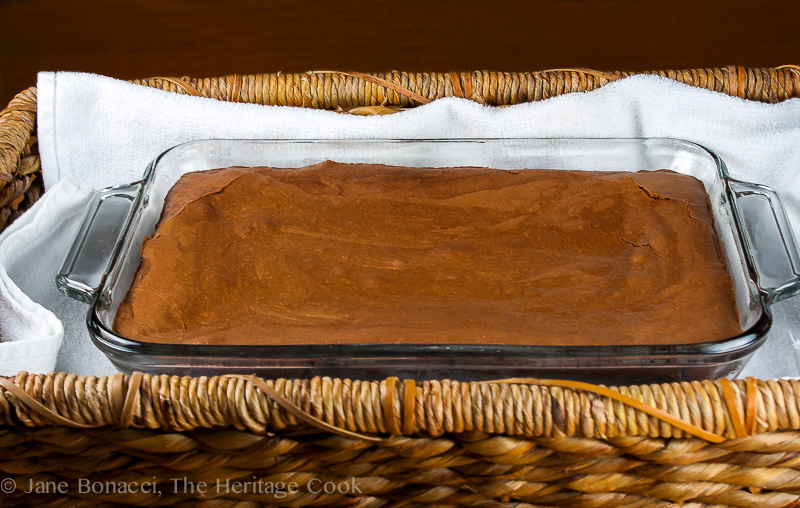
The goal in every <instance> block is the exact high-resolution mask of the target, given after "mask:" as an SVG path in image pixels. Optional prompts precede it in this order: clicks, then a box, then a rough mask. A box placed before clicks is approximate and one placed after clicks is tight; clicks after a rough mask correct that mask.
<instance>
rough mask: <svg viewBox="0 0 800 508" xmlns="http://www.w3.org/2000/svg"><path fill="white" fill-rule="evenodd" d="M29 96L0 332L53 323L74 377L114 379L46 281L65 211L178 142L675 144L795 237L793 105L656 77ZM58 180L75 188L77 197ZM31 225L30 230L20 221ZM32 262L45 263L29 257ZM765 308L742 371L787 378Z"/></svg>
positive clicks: (789, 321) (786, 306)
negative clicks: (259, 93) (264, 101)
mask: <svg viewBox="0 0 800 508" xmlns="http://www.w3.org/2000/svg"><path fill="white" fill-rule="evenodd" d="M38 90H39V93H38V101H39V104H38V111H39V124H38V135H39V149H40V152H41V157H42V166H43V171H44V179H45V185H46V187H47V189H48V191H47V193H46V194H45V197H44V198H43V203H41V204H40V205H38V206H37V207H35V209H33V210H31V211H30V212H28V213H26V214H25V215H24V216H23V218H21V219H20V221H19V222H18V223H17V224H15V225H14V227H13V231H9V232H8V233H6V234H5V235H3V236H2V238H0V264H1V265H3V266H5V267H6V269H7V270H8V274H9V275H10V277H11V280H9V278H8V277H0V315H2V316H12V315H16V314H15V313H19V314H20V315H23V314H24V315H30V316H34V315H35V316H41V318H40V321H38V322H37V321H36V320H34V319H28V320H22V319H17V320H11V319H6V318H5V317H4V319H3V321H0V326H2V333H3V334H4V336H5V335H6V334H10V335H12V336H15V337H19V338H21V339H25V338H29V339H30V338H32V337H34V336H47V334H50V335H52V336H58V335H60V333H61V329H60V327H59V324H58V321H59V320H60V321H61V322H62V323H63V324H64V330H65V334H66V335H65V341H64V342H65V344H64V346H63V347H62V351H61V354H60V355H59V361H58V364H57V368H58V369H59V370H65V371H70V372H75V373H79V374H104V373H109V372H113V370H114V369H113V367H112V366H111V365H110V364H109V363H108V361H107V360H106V359H105V358H104V357H103V356H102V354H100V353H99V352H98V351H97V350H95V349H94V347H93V346H92V345H91V343H90V341H89V338H88V334H87V332H86V327H85V324H84V319H85V314H86V310H87V307H86V306H85V305H84V304H80V303H77V302H72V301H69V300H67V299H66V297H63V296H61V295H59V294H58V293H57V292H56V291H55V288H54V287H53V283H52V281H53V279H54V276H55V272H56V270H57V269H58V265H59V264H60V263H61V258H62V257H63V254H64V253H65V252H66V249H67V248H68V245H69V242H70V240H71V238H70V236H71V234H73V233H74V230H75V228H76V227H77V221H78V220H79V218H78V217H79V216H80V213H77V212H76V211H77V210H79V209H81V208H82V207H83V206H85V203H86V202H87V200H88V196H89V192H88V191H87V190H86V189H87V188H92V189H99V188H101V187H104V186H108V185H115V184H122V183H128V182H130V181H133V180H136V179H138V178H140V177H141V175H142V172H143V171H144V168H145V166H146V165H147V163H148V162H150V161H151V160H152V159H153V158H154V157H155V156H156V155H158V154H159V153H160V152H161V151H163V150H165V149H167V148H169V147H171V146H173V145H176V144H178V143H182V142H185V141H190V140H196V139H206V138H240V139H253V138H273V139H291V138H294V139H317V138H347V139H352V138H406V139H408V138H462V137H472V138H480V137H551V138H552V137H594V138H597V137H657V136H663V137H673V138H682V139H687V140H690V141H694V142H697V143H700V144H702V145H704V146H707V147H709V148H711V149H713V150H715V151H716V152H717V153H719V154H720V156H721V157H722V158H723V159H724V160H725V161H726V162H727V164H728V167H729V169H730V171H731V173H732V175H733V176H734V177H736V178H739V179H742V180H746V181H753V182H759V183H764V184H767V185H770V186H772V187H774V188H775V189H777V190H778V192H779V193H781V195H782V197H783V200H784V204H785V205H786V208H787V209H788V212H789V215H790V220H791V221H792V222H793V224H794V227H795V230H796V231H795V234H796V235H797V236H800V228H798V225H800V185H798V183H800V150H798V147H800V100H797V99H794V100H790V101H786V102H784V103H781V104H776V105H769V104H760V103H754V102H747V101H744V100H741V99H737V98H732V97H727V96H724V95H721V94H717V93H713V92H709V91H706V90H700V89H696V88H692V87H689V86H686V85H682V84H679V83H677V82H674V81H670V80H667V79H665V78H660V77H653V76H635V77H631V78H627V79H622V80H619V81H616V82H614V83H611V84H609V85H607V86H605V87H603V88H601V89H599V90H596V91H593V92H588V93H576V94H570V95H566V96H561V97H556V98H553V99H549V100H547V101H543V102H539V103H531V104H521V105H517V106H513V107H508V108H491V107H484V106H481V105H479V104H476V103H474V102H470V101H467V100H463V99H456V98H450V99H442V100H438V101H435V102H433V103H432V104H429V105H426V106H422V107H419V108H415V109H413V110H410V111H406V112H403V113H398V114H394V115H387V116H380V117H359V116H350V115H341V114H336V113H331V112H325V111H315V110H306V109H299V108H287V107H265V106H257V105H249V104H234V103H224V102H218V101H213V100H208V99H202V98H197V97H190V96H186V95H177V94H172V93H167V92H163V91H159V90H154V89H150V88H144V87H140V86H135V85H131V84H128V83H125V82H121V81H117V80H113V79H110V78H106V77H102V76H96V75H89V74H78V73H49V72H48V73H40V74H39V81H38ZM64 180H72V181H74V182H78V183H79V184H80V187H79V188H77V187H76V186H75V185H74V184H71V183H65V182H64ZM59 182H61V183H59ZM34 221H36V222H38V224H37V225H34V224H30V225H29V224H28V223H33V222H34ZM28 230H30V233H24V232H25V231H28ZM15 233H19V234H18V235H16V234H15ZM48 233H49V234H48ZM23 234H24V236H23ZM22 247H24V248H22ZM32 252H36V253H37V256H36V257H35V258H31V257H30V253H32ZM44 252H47V253H48V255H47V256H44V258H46V259H42V256H41V255H40V254H41V253H44ZM56 253H57V254H58V256H56ZM51 258H52V259H51ZM33 267H35V268H33ZM0 275H3V274H1V273H0ZM14 283H16V284H17V285H18V286H19V288H21V289H22V290H23V291H24V292H26V293H27V294H28V295H29V296H30V297H31V298H32V299H33V300H34V301H36V302H38V304H37V303H33V302H32V301H31V300H30V299H28V298H26V297H25V295H24V294H23V293H22V292H21V291H19V289H18V288H17V286H15V284H14ZM773 310H774V315H775V324H774V327H773V330H772V331H771V332H770V336H769V340H768V342H767V344H766V345H765V346H764V347H763V348H762V349H761V350H760V351H759V352H758V353H757V355H756V357H755V358H754V359H753V360H752V361H751V362H750V364H749V365H748V367H747V368H746V369H745V371H744V373H743V374H744V375H755V376H759V377H780V376H796V375H797V372H798V371H797V367H796V365H795V363H794V361H793V358H794V355H793V354H792V349H791V348H792V345H791V342H790V340H789V336H788V332H789V330H791V329H794V330H800V297H799V298H795V299H791V300H787V301H785V302H781V303H780V304H777V305H775V306H773ZM53 313H55V316H54V315H53ZM56 316H57V318H58V319H56V318H55V317H56ZM37 323H38V324H37ZM43 323H47V326H46V327H45V326H44V325H43ZM34 325H35V326H36V327H35V328H34ZM45 328H46V330H45ZM796 335H797V333H796ZM54 343H55V342H54ZM0 354H2V353H0ZM26 368H28V369H29V370H30V369H31V367H26ZM7 372H8V371H6V373H7Z"/></svg>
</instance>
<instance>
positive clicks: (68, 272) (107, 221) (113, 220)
mask: <svg viewBox="0 0 800 508" xmlns="http://www.w3.org/2000/svg"><path fill="white" fill-rule="evenodd" d="M141 186H142V183H141V182H136V183H133V184H130V185H123V186H118V187H110V188H108V189H103V190H101V191H99V192H97V193H95V195H94V196H93V197H92V200H91V201H90V202H89V205H88V207H87V208H86V214H85V215H84V217H83V222H82V223H81V227H80V229H79V230H78V234H77V236H76V237H75V241H74V243H73V244H72V247H71V248H70V250H69V252H68V253H67V257H66V259H65V260H64V263H63V264H62V265H61V269H60V270H59V272H58V275H57V276H56V286H57V287H58V290H59V291H61V292H62V293H64V294H65V295H67V296H70V297H72V298H75V299H76V300H80V301H82V302H86V303H92V301H94V299H95V297H96V294H97V290H98V288H99V287H100V283H101V281H102V280H103V276H104V275H105V273H106V271H108V268H109V264H110V263H111V258H112V256H113V255H114V251H115V249H116V246H117V244H118V241H119V238H120V236H121V234H122V232H123V230H124V229H125V225H126V224H127V223H128V219H129V217H130V214H131V213H132V212H133V208H134V204H135V203H136V200H137V198H138V195H139V190H140V189H141Z"/></svg>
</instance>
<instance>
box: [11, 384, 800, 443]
mask: <svg viewBox="0 0 800 508" xmlns="http://www.w3.org/2000/svg"><path fill="white" fill-rule="evenodd" d="M7 379H8V381H3V382H4V383H7V382H13V386H15V387H17V388H19V389H21V390H23V391H24V392H25V394H27V395H28V396H29V397H30V398H31V399H33V400H34V401H36V402H38V403H41V404H42V405H43V406H44V407H45V408H47V410H48V411H49V412H52V413H53V414H55V415H58V417H63V418H65V419H67V420H69V421H71V422H74V423H75V425H85V426H118V427H131V428H148V429H160V430H164V431H192V430H196V429H199V428H213V427H227V426H233V427H235V428H237V429H240V430H247V431H248V432H252V433H255V434H264V433H267V432H283V431H286V430H287V429H288V430H292V429H293V428H299V427H303V425H304V424H305V423H307V422H304V421H303V420H302V419H299V418H298V416H297V414H296V413H292V412H291V411H289V410H287V408H286V407H284V406H281V405H280V404H278V403H276V402H275V400H272V399H271V398H270V397H269V395H268V394H267V393H265V391H266V390H265V389H260V388H259V383H262V381H261V380H258V379H255V378H248V377H242V376H219V377H210V378H207V377H199V378H194V377H178V376H167V375H161V376H151V375H148V374H140V373H136V374H135V375H134V376H132V377H130V378H127V377H123V376H122V375H121V374H119V375H116V376H112V377H99V378H96V377H93V376H88V377H84V376H77V375H74V374H64V373H58V374H54V373H51V374H47V375H43V374H38V375H29V374H27V373H24V372H23V373H20V374H18V375H17V376H16V377H14V378H7ZM263 383H264V384H266V385H267V386H268V390H270V391H271V390H274V391H275V392H277V394H278V395H279V396H280V397H282V398H284V399H286V400H287V401H288V402H289V403H290V404H292V405H293V406H294V407H296V408H298V409H299V410H300V411H302V412H304V413H307V414H308V415H311V416H312V417H313V418H315V419H318V420H321V422H323V423H324V424H327V425H330V426H333V427H337V428H340V429H344V430H346V431H350V432H358V433H366V434H376V433H377V434H384V435H385V434H400V433H401V429H404V430H403V432H406V431H409V430H410V432H406V433H408V434H421V435H427V436H434V437H437V436H441V435H444V434H451V433H461V432H485V433H489V434H502V435H507V436H525V437H547V438H558V437H565V436H579V437H583V438H591V439H594V438H597V439H606V438H613V437H618V436H627V437H651V438H659V437H660V438H682V437H691V436H690V435H689V434H687V433H686V432H685V431H684V430H681V429H680V428H677V427H675V426H673V425H670V424H669V423H667V422H666V421H664V420H663V419H660V418H658V417H657V416H654V415H652V414H648V413H647V412H645V411H642V410H641V409H638V408H636V407H633V406H632V405H631V404H627V403H625V402H624V401H620V400H614V399H613V398H611V397H609V396H604V395H598V394H596V393H591V392H588V391H586V390H585V389H582V388H569V387H563V386H556V385H557V384H559V383H562V384H563V383H565V382H550V381H548V380H542V381H538V382H537V381H536V380H532V381H530V383H531V384H528V382H527V381H525V380H521V381H517V380H509V381H508V382H491V383H487V382H458V381H450V380H430V381H423V382H419V383H415V384H414V385H413V386H414V390H413V393H411V394H409V393H408V388H409V385H408V384H407V383H399V382H397V381H396V380H393V379H392V378H390V379H388V380H383V381H358V380H355V381H353V380H348V379H344V380H342V379H332V378H327V377H325V378H320V377H316V378H312V379H309V380H289V379H276V380H265V381H263ZM576 385H579V384H577V383H576ZM726 387H727V388H728V389H729V390H730V393H731V394H732V397H726V396H725V391H726ZM610 391H616V392H619V393H620V394H622V395H625V396H628V397H631V398H632V399H636V400H637V401H640V402H642V403H645V404H647V405H649V406H652V407H653V408H656V409H657V410H659V411H663V412H665V413H668V414H669V415H671V416H673V417H675V418H677V419H679V420H682V421H684V422H686V423H688V424H690V425H693V426H696V427H698V428H699V429H702V430H704V431H706V432H708V433H711V434H715V435H717V436H722V437H723V438H726V439H736V438H746V437H747V436H748V434H746V433H745V432H744V430H742V429H743V428H744V423H743V422H744V415H746V414H747V412H746V409H745V408H746V407H747V406H748V402H749V401H748V398H747V393H748V391H751V393H752V394H753V395H754V397H751V398H750V400H751V401H755V404H753V406H752V407H753V408H755V410H754V411H753V412H752V414H753V424H754V427H753V429H752V432H753V433H756V434H758V433H763V432H773V431H781V430H800V416H798V415H799V414H800V381H797V380H768V381H760V380H752V381H748V380H744V379H737V380H734V381H729V380H727V379H723V380H718V381H703V382H691V383H689V382H684V383H665V384H653V385H640V386H628V387H611V388H610ZM601 393H602V392H601ZM409 396H410V398H411V400H412V404H413V405H411V406H409V405H408V404H407V403H406V402H407V401H406V399H407V397H409ZM408 409H411V411H410V412H409V411H408ZM410 413H411V414H413V418H412V417H411V416H410ZM407 420H412V421H413V423H412V424H411V425H408V422H407ZM737 422H742V423H741V424H737ZM0 423H2V424H4V425H14V424H17V423H21V424H23V425H25V426H29V427H41V426H47V425H52V424H53V421H52V418H50V417H49V416H48V414H45V413H43V412H37V411H34V410H32V408H31V404H30V403H26V401H24V400H20V397H19V396H15V395H14V393H11V392H10V391H9V390H8V388H4V389H0ZM55 423H58V424H60V425H66V424H65V422H64V421H58V422H55ZM739 427H741V429H740V428H739ZM392 431H394V432H392ZM351 437H352V436H351Z"/></svg>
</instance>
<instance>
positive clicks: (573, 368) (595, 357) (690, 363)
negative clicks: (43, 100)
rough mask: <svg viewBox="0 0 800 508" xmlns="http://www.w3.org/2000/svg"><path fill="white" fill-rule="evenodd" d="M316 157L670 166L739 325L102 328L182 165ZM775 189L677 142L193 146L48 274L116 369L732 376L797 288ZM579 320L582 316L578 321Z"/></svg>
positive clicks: (91, 222) (280, 163)
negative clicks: (563, 335) (543, 339)
mask: <svg viewBox="0 0 800 508" xmlns="http://www.w3.org/2000/svg"><path fill="white" fill-rule="evenodd" d="M326 159H331V160H335V161H338V162H368V163H380V164H391V165H404V166H420V167H451V166H484V167H492V168H499V169H526V168H542V169H555V170H565V171H569V170H584V171H630V172H636V171H639V170H658V169H670V170H673V171H676V172H679V173H683V174H687V175H691V176H694V177H696V178H698V179H699V180H700V181H702V182H703V184H704V185H705V188H706V190H707V192H708V194H709V197H710V199H711V204H712V211H713V214H714V218H715V227H716V230H717V234H718V235H719V238H720V242H721V245H722V250H723V253H724V255H725V258H726V261H727V264H728V268H729V270H730V272H731V276H732V278H733V282H734V290H735V296H736V302H737V306H738V310H739V318H740V323H739V325H740V327H741V329H742V330H744V332H743V333H741V334H740V335H737V336H735V337H730V338H728V339H725V340H717V341H711V342H703V343H695V344H685V345H662V346H652V345H640V346H591V347H590V346H546V347H545V346H476V345H425V344H404V345H399V344H398V345H393V344H389V345H386V344H381V345H376V344H355V345H353V344H350V345H333V346H332V345H319V346H308V345H301V346H201V345H171V344H157V343H150V342H139V341H136V340H132V339H129V338H126V337H121V336H119V335H117V334H116V333H114V331H113V330H112V326H111V325H112V323H113V320H114V315H115V312H116V309H117V307H118V306H119V304H120V302H121V300H122V298H123V297H124V295H125V293H126V292H127V290H128V288H129V286H130V284H131V281H132V280H133V277H134V274H135V272H136V269H137V267H138V265H139V261H140V260H139V251H140V248H141V245H142V242H143V241H144V238H145V237H146V236H148V235H152V233H153V231H154V229H155V226H156V223H157V222H158V219H159V217H160V215H161V209H162V206H163V202H164V198H165V197H166V195H167V192H168V191H169V190H170V188H171V187H172V186H173V185H174V184H175V182H176V181H177V180H178V179H179V178H180V177H181V175H183V174H185V173H187V172H191V171H202V170H208V169H214V168H221V167H228V166H271V167H286V168H292V167H303V166H306V165H309V164H314V163H317V162H321V161H323V160H326ZM790 231H791V230H790V228H789V226H788V222H787V220H786V215H785V213H784V211H783V208H782V206H781V204H780V200H779V199H778V196H777V194H775V192H774V191H773V190H772V189H769V188H767V187H764V186H761V185H757V184H750V183H745V182H739V181H736V180H733V179H731V178H730V177H729V176H728V174H727V171H726V168H725V165H724V163H723V162H722V160H720V158H719V157H717V156H716V155H715V154H714V153H713V152H711V151H710V150H707V149H705V148H703V147H701V146H699V145H696V144H693V143H689V142H686V141H681V140H675V139H658V138H651V139H483V140H425V141H417V140H410V141H407V140H390V141H343V140H337V141H330V140H325V141H276V140H269V141H267V140H263V141H231V140H209V141H197V142H192V143H187V144H184V145H179V146H177V147H174V148H172V149H170V150H168V151H166V152H164V153H163V154H162V155H160V156H159V157H158V158H157V159H156V160H155V161H153V163H151V164H150V166H149V167H148V168H147V171H146V172H145V176H144V178H143V180H141V181H139V182H135V183H133V184H131V185H128V186H120V187H114V188H110V189H105V190H103V191H100V192H99V193H98V194H97V196H96V197H95V199H94V201H93V202H92V204H91V205H90V206H89V208H88V210H87V213H86V217H85V219H84V223H83V225H82V227H81V229H80V231H79V233H78V236H77V238H76V241H75V244H74V245H73V247H72V249H71V251H70V252H69V254H68V256H67V259H66V260H65V262H64V266H63V268H62V270H61V273H59V275H58V278H57V284H58V286H59V288H60V289H61V290H62V291H63V292H64V293H66V294H68V295H70V296H73V297H75V298H78V299H81V300H83V301H86V302H88V303H90V304H91V308H90V310H89V313H88V317H87V324H88V328H89V331H90V333H91V336H92V338H93V340H94V342H95V344H96V345H97V347H99V348H100V349H101V350H102V351H103V352H104V353H105V354H106V355H108V357H109V358H110V359H111V361H112V362H113V363H114V364H115V365H117V366H118V367H120V368H121V369H122V370H126V371H133V370H142V371H147V372H159V373H161V372H163V373H176V374H191V375H201V374H219V373H257V374H260V375H263V376H268V377H277V376H282V377H309V376H317V375H328V376H337V377H343V378H344V377H350V378H360V379H374V378H384V377H386V376H400V377H409V378H415V379H429V378H450V379H461V380H481V379H496V378H504V377H523V376H524V377H550V378H562V379H564V378H569V379H579V380H585V381H592V382H601V383H606V384H622V383H633V382H650V381H677V380H690V379H705V378H717V377H722V376H731V375H734V374H735V373H736V372H738V371H739V370H740V369H741V368H742V367H743V365H744V364H745V362H746V361H747V360H748V359H749V357H750V356H751V355H752V353H753V352H754V351H755V350H756V348H758V346H760V345H761V344H762V343H763V341H764V340H765V334H766V332H767V331H768V329H769V326H770V323H771V315H770V313H769V304H770V303H771V302H773V301H776V300H780V299H782V298H786V297H789V296H793V295H794V294H796V293H798V292H799V291H800V277H799V276H798V267H800V257H798V253H797V245H796V242H795V241H794V238H793V237H792V236H791V232H790ZM576 318H579V316H578V317H576Z"/></svg>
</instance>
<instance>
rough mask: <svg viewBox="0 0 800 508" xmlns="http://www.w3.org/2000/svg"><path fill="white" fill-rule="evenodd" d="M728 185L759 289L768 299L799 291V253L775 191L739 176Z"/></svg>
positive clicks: (777, 299)
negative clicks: (740, 179)
mask: <svg viewBox="0 0 800 508" xmlns="http://www.w3.org/2000/svg"><path fill="white" fill-rule="evenodd" d="M729 185H730V189H731V194H732V196H733V201H734V202H733V205H734V210H735V212H736V215H737V221H738V223H739V229H740V231H741V232H742V236H743V238H744V242H745V249H746V251H747V256H748V257H749V258H750V263H751V265H752V266H753V268H754V269H755V272H756V277H757V280H756V282H757V283H758V287H759V289H761V291H762V292H764V294H766V296H767V300H768V301H770V302H777V301H780V300H783V299H785V298H789V297H790V296H794V295H796V294H798V293H800V254H798V248H797V241H796V240H795V238H794V234H793V233H792V226H791V225H790V224H789V219H788V217H787V216H786V210H785V209H784V208H783V204H782V203H781V200H780V198H779V197H778V194H777V193H776V192H775V191H774V190H773V189H772V188H770V187H767V186H766V185H760V184H755V183H748V182H741V181H739V180H730V181H729Z"/></svg>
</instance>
